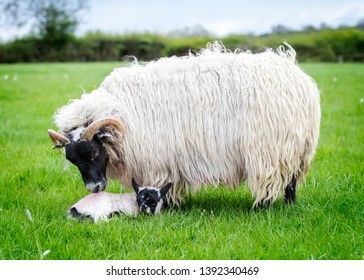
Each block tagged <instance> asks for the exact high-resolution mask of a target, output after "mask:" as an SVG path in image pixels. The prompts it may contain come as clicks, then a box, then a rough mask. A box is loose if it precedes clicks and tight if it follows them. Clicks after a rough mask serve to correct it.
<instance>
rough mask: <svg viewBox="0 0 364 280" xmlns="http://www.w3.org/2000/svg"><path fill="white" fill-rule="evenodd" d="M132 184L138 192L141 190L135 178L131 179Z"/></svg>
mask: <svg viewBox="0 0 364 280" xmlns="http://www.w3.org/2000/svg"><path fill="white" fill-rule="evenodd" d="M131 184H132V185H133V189H134V191H135V192H136V193H138V192H139V186H138V184H137V182H135V180H134V178H132V179H131Z"/></svg>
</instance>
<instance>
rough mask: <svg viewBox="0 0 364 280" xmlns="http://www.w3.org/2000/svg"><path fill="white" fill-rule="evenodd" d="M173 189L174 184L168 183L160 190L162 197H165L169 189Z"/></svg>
mask: <svg viewBox="0 0 364 280" xmlns="http://www.w3.org/2000/svg"><path fill="white" fill-rule="evenodd" d="M171 187H172V183H168V184H167V185H165V186H164V187H163V188H161V189H160V194H161V197H165V196H166V194H167V192H168V191H169V189H170V188H171Z"/></svg>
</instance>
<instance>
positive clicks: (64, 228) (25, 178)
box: [0, 63, 364, 260]
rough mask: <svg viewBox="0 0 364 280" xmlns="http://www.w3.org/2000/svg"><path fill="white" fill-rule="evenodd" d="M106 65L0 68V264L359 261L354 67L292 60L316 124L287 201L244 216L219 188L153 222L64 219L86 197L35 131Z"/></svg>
mask: <svg viewBox="0 0 364 280" xmlns="http://www.w3.org/2000/svg"><path fill="white" fill-rule="evenodd" d="M118 65H119V64H118V63H89V64H81V63H68V64H15V65H0V102H1V107H0V150H1V151H0V174H1V180H0V236H1V239H2V241H1V243H0V259H15V260H19V259H40V258H44V259H71V260H72V259H147V260H150V259H177V260H178V259H283V260H284V259H344V260H346V259H360V260H362V259H363V258H364V253H363V247H364V246H363V234H364V227H363V225H364V201H363V199H364V187H363V186H364V127H363V124H364V83H363V77H364V65H362V64H303V65H302V67H303V68H304V69H305V71H306V72H307V73H309V74H310V75H311V76H312V77H314V79H315V80H316V81H317V83H318V85H319V87H320V90H321V102H322V122H321V136H320V142H319V147H318V150H317V155H316V157H315V160H314V163H313V165H312V168H311V171H310V173H309V175H308V176H307V180H306V182H305V183H304V185H303V186H302V188H300V189H299V191H298V200H297V203H296V204H295V205H294V206H286V205H284V204H283V202H282V201H279V202H278V203H277V204H275V205H274V206H273V207H271V208H269V209H264V210H255V211H253V210H251V206H252V202H253V199H252V197H251V194H250V193H249V191H248V190H247V188H245V187H243V188H239V189H238V190H236V191H232V190H228V189H225V188H222V187H221V188H218V189H211V188H209V189H206V190H202V191H201V192H199V193H198V194H197V195H196V196H190V197H187V199H186V203H185V204H184V205H183V207H182V208H180V209H172V210H169V211H166V212H164V213H163V214H162V215H160V216H153V217H151V216H144V215H140V216H138V217H136V218H130V217H124V216H121V217H118V218H114V219H112V220H110V221H109V222H108V223H99V224H93V223H92V222H89V221H86V222H78V221H75V220H72V219H68V218H67V216H66V210H67V209H68V208H69V207H70V206H71V205H72V204H73V203H75V202H76V201H78V200H79V199H80V198H81V197H83V196H85V195H87V194H88V192H87V190H86V189H85V188H84V187H83V183H82V180H81V177H80V175H79V173H78V171H77V170H76V168H75V167H73V166H71V167H70V168H66V167H65V160H64V155H60V154H58V153H57V152H56V151H54V150H51V149H50V147H51V146H52V143H51V141H50V139H49V138H48V135H47V129H48V128H53V129H55V126H54V125H53V124H52V121H53V120H52V115H53V113H54V111H55V110H56V109H57V108H59V107H60V106H62V105H64V104H66V103H67V102H68V100H69V99H72V98H78V97H79V96H80V95H81V93H82V92H83V90H85V91H86V92H89V91H91V90H92V89H94V88H96V87H97V86H98V85H99V83H100V82H101V81H102V79H103V78H104V77H105V76H106V75H107V74H108V73H109V72H110V71H111V69H112V68H113V67H115V66H118ZM108 191H111V192H118V191H119V186H118V184H117V183H116V182H112V183H111V185H110V186H109V187H108ZM27 209H28V210H29V212H30V213H31V215H32V220H29V217H28V216H27V214H26V210H27ZM47 250H50V252H49V253H48V254H47V255H46V256H42V254H43V253H44V252H46V251H47Z"/></svg>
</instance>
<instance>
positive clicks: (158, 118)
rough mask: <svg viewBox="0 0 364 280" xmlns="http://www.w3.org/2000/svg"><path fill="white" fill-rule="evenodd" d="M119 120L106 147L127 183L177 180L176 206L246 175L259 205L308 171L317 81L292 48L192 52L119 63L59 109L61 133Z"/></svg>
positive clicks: (114, 172) (113, 170)
mask: <svg viewBox="0 0 364 280" xmlns="http://www.w3.org/2000/svg"><path fill="white" fill-rule="evenodd" d="M109 116H113V117H116V118H118V119H120V120H121V121H122V122H123V123H124V124H125V134H124V135H123V136H122V137H121V135H120V134H117V133H116V132H115V133H116V134H117V136H118V141H116V142H114V143H112V144H110V145H106V149H107V151H108V154H109V157H110V163H109V165H108V170H107V171H108V174H109V175H110V176H111V177H113V178H118V179H120V180H121V181H122V182H123V184H124V185H126V186H130V182H131V178H132V177H135V178H136V179H137V180H138V181H140V182H142V183H143V184H144V185H151V186H160V185H163V184H164V183H166V182H174V183H175V186H174V187H173V188H172V190H171V192H170V198H171V200H172V201H173V202H174V203H177V204H178V203H179V202H180V201H181V200H182V197H183V193H184V192H185V191H186V190H187V189H188V188H189V189H192V190H197V189H198V188H199V187H200V186H201V185H208V184H212V185H217V184H219V183H222V184H225V185H228V186H237V185H239V184H240V183H241V182H243V181H245V180H246V181H247V183H248V185H249V187H250V189H251V191H252V193H253V195H254V196H255V202H256V203H257V202H264V201H268V200H271V201H274V200H275V199H276V198H277V197H278V196H279V194H281V193H283V191H284V189H285V187H286V186H287V184H288V183H289V182H290V181H291V180H292V178H293V177H295V178H297V180H298V181H299V180H300V179H302V178H303V177H304V175H305V174H306V172H307V171H308V168H309V166H310V162H311V160H312V159H313V155H314V152H315V148H316V145H317V141H318V136H319V123H320V101H319V92H318V89H317V86H316V84H315V83H314V82H313V80H312V79H311V78H310V77H308V76H307V75H306V74H304V73H303V71H302V70H301V69H300V68H299V67H298V66H297V65H296V64H295V53H294V51H293V49H291V48H290V49H289V50H288V51H282V50H281V51H278V52H273V51H266V52H264V53H260V54H251V53H242V52H240V53H230V52H227V51H225V50H222V49H221V46H220V45H216V44H215V45H213V46H212V47H211V48H208V49H206V50H204V51H203V52H201V53H200V54H198V55H189V56H186V57H183V58H177V57H172V58H164V59H160V60H158V61H156V62H152V63H149V64H147V65H145V66H141V65H133V66H131V67H125V68H117V69H115V70H114V71H113V72H112V73H111V74H110V75H109V76H108V77H106V79H105V80H104V82H103V83H102V85H101V86H100V88H99V89H96V90H94V91H93V92H92V93H91V94H84V95H83V96H82V98H81V99H80V100H76V101H74V102H72V103H71V104H69V105H67V106H65V107H63V108H61V110H59V111H58V113H57V114H56V116H55V122H56V124H57V126H58V127H59V128H60V130H61V131H62V132H63V133H69V132H70V131H71V129H74V128H77V127H82V126H85V125H87V124H88V123H90V122H92V121H94V120H97V119H99V118H102V117H109Z"/></svg>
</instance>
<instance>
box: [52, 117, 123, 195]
mask: <svg viewBox="0 0 364 280" xmlns="http://www.w3.org/2000/svg"><path fill="white" fill-rule="evenodd" d="M106 126H114V127H115V128H116V129H117V130H118V131H119V132H120V133H122V134H123V132H124V126H123V124H122V123H121V122H120V121H119V120H117V119H114V118H104V119H99V120H97V121H94V122H92V123H91V124H90V125H88V126H87V127H79V128H76V129H74V130H72V131H70V132H69V133H67V136H64V135H61V134H59V133H57V132H55V131H53V130H51V129H50V130H48V134H49V136H50V137H51V139H52V141H53V143H54V144H55V146H54V147H53V148H62V147H65V151H66V158H67V159H68V160H69V161H70V162H72V163H73V164H74V165H76V166H77V168H78V170H79V171H80V173H81V175H82V179H83V182H84V183H85V187H86V188H87V189H88V190H89V191H90V192H93V193H97V192H100V191H103V190H105V188H106V186H107V179H106V165H107V161H108V154H107V153H106V149H105V145H104V143H106V142H108V141H110V139H111V138H112V137H113V136H112V135H111V134H110V133H108V132H106V131H105V130H104V128H105V127H106Z"/></svg>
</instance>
